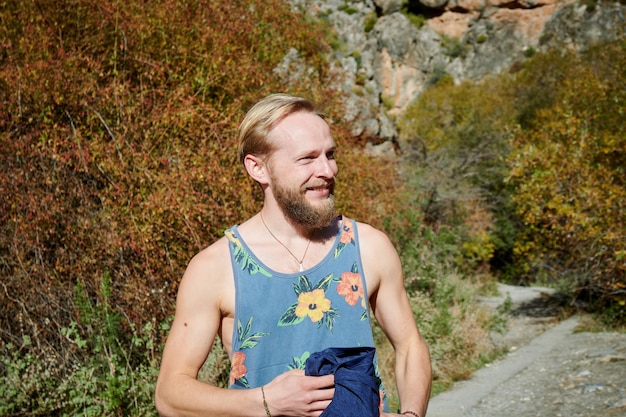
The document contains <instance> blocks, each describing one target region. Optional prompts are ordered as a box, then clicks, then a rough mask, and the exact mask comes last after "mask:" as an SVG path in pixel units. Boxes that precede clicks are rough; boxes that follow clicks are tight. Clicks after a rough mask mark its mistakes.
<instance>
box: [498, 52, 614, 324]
mask: <svg viewBox="0 0 626 417" xmlns="http://www.w3.org/2000/svg"><path fill="white" fill-rule="evenodd" d="M539 59H540V61H538V62H537V64H536V65H534V64H533V65H532V66H530V67H529V68H528V69H527V72H526V73H525V74H524V75H523V81H520V82H521V83H522V84H521V85H522V86H521V87H520V88H522V89H523V88H525V87H523V86H526V85H530V87H529V89H533V88H536V85H537V80H539V79H542V78H543V77H544V76H543V67H544V66H545V61H546V60H547V61H549V62H550V63H551V65H552V66H555V67H556V68H558V70H557V73H559V74H561V76H560V79H559V80H558V83H550V84H549V85H548V88H547V90H548V92H549V94H550V96H552V97H553V99H551V100H550V101H547V102H545V104H544V105H543V106H541V107H539V108H537V109H536V110H535V114H536V120H535V121H534V122H533V123H532V124H529V125H528V126H529V127H530V128H527V129H520V130H519V131H518V132H517V134H516V136H515V140H514V149H515V150H514V152H513V153H512V155H511V157H510V158H509V162H510V166H511V173H510V176H509V182H510V184H511V186H512V187H513V189H514V201H515V204H516V207H517V213H518V215H519V216H520V218H521V219H522V222H523V225H524V228H523V229H522V232H521V235H520V236H519V239H518V241H517V242H516V245H515V255H516V257H517V260H518V262H519V263H518V265H519V268H518V272H520V273H523V274H524V276H525V277H526V278H527V279H528V280H531V281H533V280H537V279H541V280H544V281H545V282H559V281H563V280H566V281H567V282H568V283H569V285H568V287H569V290H570V291H571V292H572V293H573V294H574V296H575V297H583V298H584V299H585V300H587V301H589V302H590V306H591V307H592V308H593V309H595V310H596V311H603V310H604V309H606V308H607V307H608V308H609V310H610V309H613V308H614V307H610V306H611V305H615V307H617V308H618V309H619V307H618V306H623V305H624V303H625V302H626V290H625V288H626V262H625V261H624V259H625V257H624V254H625V253H626V246H625V242H626V241H625V240H624V235H625V233H626V230H625V229H624V227H625V224H624V219H625V218H626V213H625V211H624V210H625V208H624V204H623V202H624V201H626V192H625V190H626V188H625V183H624V167H625V166H626V151H625V149H626V132H625V130H624V123H623V114H624V112H625V111H626V93H625V90H624V88H623V86H624V83H625V82H626V79H625V78H624V71H623V68H624V65H626V43H624V42H623V41H621V42H618V43H614V44H610V45H605V46H602V47H597V48H595V49H593V50H591V51H590V52H589V53H587V54H585V55H582V56H576V55H574V54H566V55H563V56H559V55H556V54H551V55H548V56H544V57H541V58H539ZM542 60H543V61H542ZM529 80H530V81H531V83H529V82H528V81H529ZM609 310H607V311H609ZM622 311H623V309H622ZM611 317H612V319H613V320H614V319H615V315H613V314H611ZM624 318H626V315H624V314H622V315H621V318H620V320H623V319H624Z"/></svg>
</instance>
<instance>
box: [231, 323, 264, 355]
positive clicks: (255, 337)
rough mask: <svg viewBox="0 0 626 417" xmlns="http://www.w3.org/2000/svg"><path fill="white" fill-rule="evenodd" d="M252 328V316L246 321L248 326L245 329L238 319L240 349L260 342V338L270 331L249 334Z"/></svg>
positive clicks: (251, 346) (248, 347)
mask: <svg viewBox="0 0 626 417" xmlns="http://www.w3.org/2000/svg"><path fill="white" fill-rule="evenodd" d="M251 330H252V317H250V319H249V320H248V323H246V328H245V329H244V328H243V327H242V325H241V320H237V340H239V342H240V343H241V347H240V349H241V350H243V349H251V348H253V347H255V346H256V345H257V344H259V339H260V338H262V337H264V336H267V335H269V333H268V332H257V333H253V334H251V335H248V334H249V333H250V331H251Z"/></svg>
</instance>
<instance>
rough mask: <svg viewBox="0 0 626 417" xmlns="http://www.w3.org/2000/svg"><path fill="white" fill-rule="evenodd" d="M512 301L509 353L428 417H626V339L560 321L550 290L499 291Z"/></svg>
mask: <svg viewBox="0 0 626 417" xmlns="http://www.w3.org/2000/svg"><path fill="white" fill-rule="evenodd" d="M500 293H501V294H502V295H501V296H500V297H494V298H488V299H484V300H483V302H484V303H485V304H486V305H488V306H490V307H493V308H495V307H497V306H498V305H500V304H502V303H503V302H504V300H505V299H506V297H507V294H508V296H509V298H510V300H511V302H512V304H513V309H512V311H511V318H510V321H509V330H508V332H507V333H506V334H504V335H503V336H501V337H500V340H498V341H497V343H502V344H503V345H504V346H506V347H508V348H509V353H508V354H507V355H506V356H505V357H504V358H502V359H501V360H499V361H497V362H494V363H492V364H490V365H488V366H486V367H484V368H482V369H480V370H479V371H477V372H476V373H475V374H474V375H473V376H472V377H471V379H469V380H467V381H462V382H459V383H457V384H455V386H454V387H453V388H452V389H450V390H448V391H446V392H444V393H441V394H439V395H437V396H435V397H433V398H432V399H431V402H430V405H429V409H428V414H427V415H428V417H508V416H509V415H515V416H516V417H518V416H519V417H531V416H532V417H538V416H549V417H559V416H564V417H565V416H567V417H571V416H575V417H587V416H594V417H597V416H607V417H617V416H620V417H624V416H626V334H624V333H614V332H605V333H589V332H578V331H577V328H578V327H579V324H580V322H581V320H582V318H581V317H580V316H575V317H571V318H569V319H567V320H564V321H559V320H557V318H556V316H555V314H556V311H555V310H553V309H552V308H550V306H549V303H547V302H546V300H547V299H548V296H549V294H550V293H551V290H549V289H547V288H528V287H513V286H507V285H501V286H500Z"/></svg>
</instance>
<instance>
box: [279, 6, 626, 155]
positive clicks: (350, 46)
mask: <svg viewBox="0 0 626 417" xmlns="http://www.w3.org/2000/svg"><path fill="white" fill-rule="evenodd" d="M291 4H292V7H293V8H294V10H296V11H299V12H302V13H308V14H311V15H314V16H318V17H319V16H324V18H327V19H328V21H329V22H330V23H331V24H332V26H333V27H334V28H335V30H336V32H337V37H338V45H340V46H339V47H338V48H336V49H335V50H334V51H333V56H332V57H330V61H331V65H332V67H333V70H334V71H335V72H336V73H337V75H338V78H339V79H340V80H341V81H340V84H341V87H342V88H343V89H344V91H346V92H347V93H348V95H349V99H348V100H347V103H346V112H345V118H346V120H347V121H349V122H352V123H353V126H354V129H353V132H352V133H353V134H354V135H357V136H365V137H367V138H368V139H369V140H370V141H371V142H372V145H374V148H375V145H378V144H380V143H384V142H386V141H389V140H395V137H396V129H395V126H394V123H393V122H392V119H393V118H394V117H395V116H397V115H399V114H401V113H402V112H403V110H404V109H405V108H406V106H407V105H408V104H409V103H410V102H411V101H413V100H414V99H415V98H416V97H418V96H419V94H420V93H421V92H422V91H423V90H424V88H426V87H427V86H428V85H429V84H431V83H433V82H435V81H437V80H438V79H440V78H441V77H442V76H444V75H449V76H451V77H452V78H453V79H454V80H455V82H461V81H463V80H467V79H480V78H481V77H483V76H485V75H487V74H492V73H498V72H501V71H508V70H509V69H511V68H512V67H513V66H514V65H515V64H518V63H521V62H522V61H524V60H525V59H528V58H529V57H530V56H532V55H533V54H534V53H536V52H538V51H545V50H549V49H555V48H571V49H574V50H578V51H581V50H584V49H585V48H587V47H588V46H590V45H592V44H594V43H597V42H606V41H610V40H614V39H618V38H621V37H623V36H624V35H625V31H624V27H625V21H626V17H625V10H626V5H625V4H624V0H619V1H614V0H612V1H600V0H419V1H413V0H408V1H407V0H404V1H403V0H361V1H356V0H354V1H350V0H291ZM285 59H286V63H285V66H290V65H292V63H293V62H295V61H296V60H297V51H291V52H290V54H288V55H287V56H286V58H285ZM302 71H305V70H304V69H302ZM382 149H389V146H388V145H384V146H383V147H382Z"/></svg>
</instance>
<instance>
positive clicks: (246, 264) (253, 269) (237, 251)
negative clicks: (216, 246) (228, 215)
mask: <svg viewBox="0 0 626 417" xmlns="http://www.w3.org/2000/svg"><path fill="white" fill-rule="evenodd" d="M224 234H225V236H226V238H227V239H228V240H229V241H230V242H231V244H232V245H233V246H234V252H233V258H234V261H235V263H236V264H238V265H239V266H240V267H241V269H242V270H243V271H248V273H249V274H250V275H254V274H257V273H259V274H261V275H264V276H266V277H268V278H271V277H272V274H271V273H269V272H268V271H266V270H265V269H263V268H262V267H261V266H260V265H259V264H258V263H257V262H256V261H255V260H254V259H252V257H251V256H250V254H249V253H248V251H247V250H245V249H244V247H243V244H242V243H241V241H240V240H239V238H237V236H236V235H235V233H234V232H233V231H232V230H227V231H226V232H225V233H224Z"/></svg>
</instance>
